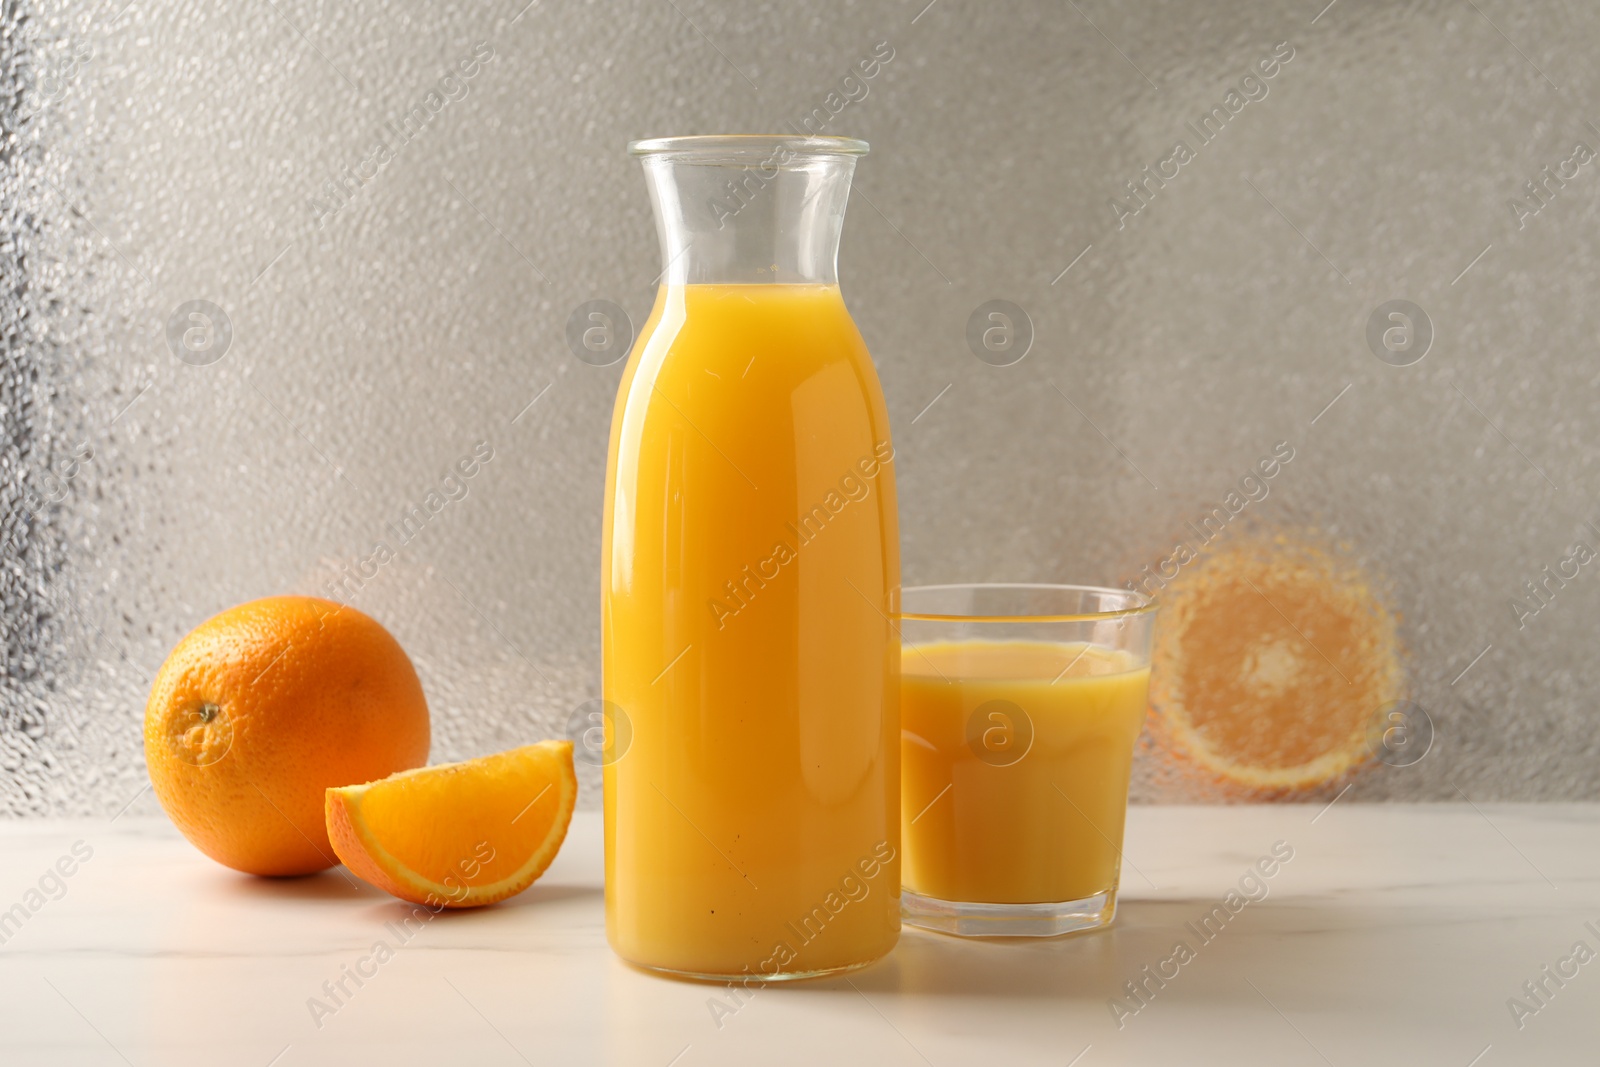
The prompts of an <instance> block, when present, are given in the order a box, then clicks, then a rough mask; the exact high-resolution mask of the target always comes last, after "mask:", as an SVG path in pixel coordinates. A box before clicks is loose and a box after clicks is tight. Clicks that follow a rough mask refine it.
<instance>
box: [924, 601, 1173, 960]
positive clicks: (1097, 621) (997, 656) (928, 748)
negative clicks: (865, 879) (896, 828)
mask: <svg viewBox="0 0 1600 1067" xmlns="http://www.w3.org/2000/svg"><path fill="white" fill-rule="evenodd" d="M901 607H902V611H901V615H900V618H899V622H900V626H901V634H902V638H903V642H904V644H903V648H902V650H901V659H902V664H901V671H902V674H901V678H902V682H901V721H902V732H901V737H902V774H903V777H902V805H901V816H902V820H903V827H902V837H903V840H904V843H905V857H904V861H903V864H904V865H903V868H902V879H903V885H904V892H903V897H902V909H903V914H904V917H905V921H906V922H909V923H912V924H913V925H917V926H923V927H927V928H929V929H934V930H940V931H943V932H946V933H955V934H964V935H973V936H1054V935H1056V934H1063V933H1070V932H1073V931H1076V930H1086V929H1094V928H1096V927H1100V926H1104V925H1106V924H1108V923H1109V922H1110V921H1111V919H1112V917H1113V915H1114V914H1115V912H1116V899H1117V885H1118V879H1119V874H1120V871H1121V860H1122V831H1123V821H1124V816H1125V815H1126V812H1127V804H1128V778H1129V773H1130V771H1131V768H1132V762H1133V746H1134V741H1135V740H1136V739H1137V737H1138V736H1139V731H1140V730H1141V729H1142V727H1143V725H1144V718H1145V709H1146V706H1147V692H1148V687H1149V681H1150V645H1151V637H1152V633H1153V627H1154V622H1155V605H1154V603H1153V602H1151V601H1150V600H1148V599H1147V598H1145V597H1143V596H1142V595H1140V594H1138V593H1133V592H1129V591H1127V590H1119V589H1101V588H1094V587H1087V586H1047V585H960V586H921V587H916V588H911V589H907V590H905V591H904V593H903V595H902V605H901Z"/></svg>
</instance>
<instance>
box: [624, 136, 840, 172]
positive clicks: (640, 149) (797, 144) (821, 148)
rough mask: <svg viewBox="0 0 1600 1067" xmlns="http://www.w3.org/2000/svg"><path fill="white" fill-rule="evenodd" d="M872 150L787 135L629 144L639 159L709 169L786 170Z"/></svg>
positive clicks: (665, 139) (663, 139)
mask: <svg viewBox="0 0 1600 1067" xmlns="http://www.w3.org/2000/svg"><path fill="white" fill-rule="evenodd" d="M869 150H870V146H869V145H868V144H867V142H865V141H861V140H857V139H856V138H854V137H813V136H796V135H794V134H784V133H770V134H769V133H737V134H694V135H690V136H687V137H648V138H645V139H644V140H640V141H629V142H628V153H629V154H630V155H633V156H638V157H640V158H655V159H661V158H664V159H670V160H672V161H674V162H683V163H699V164H704V165H708V166H718V165H721V166H751V165H756V166H764V167H768V168H775V167H783V166H785V165H787V164H789V163H792V162H794V161H795V160H796V159H802V158H803V159H817V158H822V157H854V156H864V155H866V154H867V152H868V151H869Z"/></svg>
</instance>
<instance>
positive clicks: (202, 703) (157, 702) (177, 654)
mask: <svg viewBox="0 0 1600 1067" xmlns="http://www.w3.org/2000/svg"><path fill="white" fill-rule="evenodd" d="M429 740H430V737H429V726H428V703H427V700H426V699H425V698H424V697H423V695H422V684H421V683H420V682H419V681H418V680H417V672H416V670H415V668H413V667H412V666H411V660H410V659H409V658H408V657H407V656H406V653H405V650H404V649H403V648H401V647H400V644H399V642H397V641H396V640H395V639H394V638H393V637H391V636H390V635H389V632H388V631H387V630H385V629H384V628H383V627H382V626H379V625H378V624H377V623H376V622H375V621H373V620H372V619H371V618H369V617H368V616H366V615H363V614H362V613H361V612H359V611H357V610H355V609H354V608H352V607H349V606H348V605H341V604H336V603H334V602H333V601H331V600H320V599H318V598H316V597H305V596H278V597H267V598H265V599H262V600H253V601H251V602H250V603H248V604H241V605H239V606H238V607H236V608H231V609H229V610H228V611H225V612H223V613H222V614H220V615H217V616H215V617H213V618H211V619H208V620H207V621H206V622H204V623H202V624H200V626H198V627H197V628H196V629H195V630H194V631H193V632H191V633H190V634H189V636H187V637H185V638H184V639H183V640H182V641H180V642H178V647H176V648H174V649H173V650H172V654H171V655H169V656H168V657H167V661H166V662H165V663H163V664H162V665H161V670H160V672H159V673H157V675H156V680H155V684H154V685H153V686H152V687H151V690H150V702H149V704H148V705H146V707H145V715H144V755H145V762H146V764H147V765H148V766H149V769H150V783H151V785H153V786H154V787H155V792H156V796H157V797H158V798H159V799H160V801H161V806H162V807H163V808H164V809H166V812H167V815H168V817H170V818H171V819H172V821H173V822H174V823H175V824H176V825H177V827H178V829H179V830H181V831H182V832H183V836H185V837H187V838H188V839H189V840H190V842H192V843H193V844H194V845H195V847H196V848H198V849H200V851H202V852H204V853H205V854H206V855H208V856H210V857H211V858H212V859H214V860H216V861H217V862H218V863H223V864H226V865H227V866H229V867H233V868H235V869H236V870H241V871H247V872H249V873H251V874H265V875H288V874H309V873H310V872H312V871H320V870H322V869H323V868H325V867H332V866H333V865H334V864H336V863H338V862H339V858H338V857H337V856H336V855H335V854H334V851H333V847H332V845H330V844H329V842H328V831H327V824H326V822H325V821H324V817H323V804H324V794H325V792H326V791H327V790H328V789H329V788H330V787H335V786H345V785H356V784H358V783H362V782H370V781H374V780H376V779H379V778H384V777H387V776H388V775H391V774H393V773H395V772H396V771H403V770H408V769H410V768H412V767H420V766H422V764H423V763H425V762H426V761H427V758H428V745H429Z"/></svg>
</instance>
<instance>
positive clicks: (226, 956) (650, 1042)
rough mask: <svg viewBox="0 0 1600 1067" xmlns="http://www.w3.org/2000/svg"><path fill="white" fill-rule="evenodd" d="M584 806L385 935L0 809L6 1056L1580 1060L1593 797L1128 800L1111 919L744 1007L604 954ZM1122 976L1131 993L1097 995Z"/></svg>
mask: <svg viewBox="0 0 1600 1067" xmlns="http://www.w3.org/2000/svg"><path fill="white" fill-rule="evenodd" d="M599 829H600V827H599V817H598V816H597V815H594V814H580V815H579V817H578V818H577V819H576V820H575V821H574V823H573V828H572V833H571V835H570V836H569V838H568V840H567V844H566V846H565V848H564V849H563V850H562V853H561V856H560V858H559V859H558V860H557V862H556V864H555V866H554V867H553V868H552V869H551V871H550V872H549V874H547V875H546V877H545V878H544V879H543V880H542V881H541V882H540V883H539V884H538V885H536V886H535V887H534V888H533V889H532V890H530V891H529V892H528V893H526V894H524V895H523V896H522V897H520V898H517V899H515V900H512V901H509V902H507V903H506V904H503V905H501V906H498V907H494V908H489V909H485V910H482V911H477V912H470V913H462V914H446V915H443V916H441V917H439V918H437V919H433V920H432V921H430V922H428V923H426V924H419V925H418V926H417V927H416V928H415V929H414V930H411V931H409V932H408V931H404V930H402V929H401V928H400V927H398V926H397V925H394V924H397V923H398V922H399V920H400V919H401V917H402V916H403V915H405V914H406V913H407V912H406V909H405V908H404V907H403V906H402V905H400V904H399V903H397V902H395V901H393V900H391V899H390V898H388V897H385V896H384V895H382V894H380V893H378V892H377V891H376V890H373V889H371V888H369V887H367V886H365V885H362V884H359V883H357V884H351V882H349V881H347V880H346V876H345V875H344V874H343V872H340V871H335V872H326V873H324V874H322V875H319V876H316V877H312V878H306V879H298V880H291V881H264V880H257V879H253V878H248V877H245V876H242V875H237V874H234V873H233V872H231V871H228V870H225V869H224V868H221V867H219V866H217V865H215V864H213V863H212V862H211V861H209V860H207V859H205V858H204V857H202V856H201V855H200V854H199V853H197V852H195V851H194V850H193V849H192V848H190V847H189V845H188V844H187V843H185V842H184V841H183V840H182V839H181V838H179V837H178V835H177V834H176V832H175V831H173V830H172V828H171V827H170V826H169V825H167V824H166V822H165V821H163V820H159V819H155V820H151V819H146V820H138V819H135V818H133V817H125V818H122V819H121V820H119V821H117V822H115V823H114V824H113V823H108V822H106V821H98V822H91V821H37V822H12V823H6V824H0V908H9V909H12V910H11V912H10V914H11V919H10V921H9V922H6V921H5V920H4V919H3V917H0V923H4V925H0V936H3V937H4V939H5V940H4V943H3V944H0V1064H5V1065H6V1067H14V1065H19V1064H50V1065H67V1064H119V1063H128V1064H134V1065H138V1067H145V1065H155V1064H207V1065H212V1064H228V1065H235V1064H243V1065H259V1067H267V1065H268V1064H273V1065H275V1067H300V1065H306V1064H338V1065H341V1067H349V1065H351V1064H383V1063H390V1064H412V1063H417V1064H423V1063H426V1064H475V1065H476V1064H518V1063H530V1064H541V1065H542V1064H586V1063H601V1064H630V1065H632V1064H638V1065H643V1067H668V1065H674V1067H696V1065H701V1064H834V1063H870V1064H907V1065H918V1064H936V1065H940V1067H943V1065H945V1064H968V1063H978V1064H985V1065H995V1067H999V1065H1009V1064H1051V1065H1055V1067H1065V1065H1068V1064H1074V1065H1077V1067H1103V1065H1110V1064H1146V1063H1148V1064H1228V1065H1230V1067H1239V1065H1249V1064H1272V1065H1290V1067H1292V1065H1296V1064H1307V1065H1326V1064H1337V1065H1340V1067H1346V1065H1348V1067H1358V1065H1360V1067H1369V1065H1374V1064H1406V1065H1435V1064H1436V1065H1439V1067H1468V1065H1477V1067H1499V1065H1502V1064H1539V1065H1559V1064H1594V1063H1597V1062H1600V1013H1597V1011H1596V1008H1597V1007H1600V959H1597V960H1596V961H1595V962H1593V963H1589V964H1587V965H1583V964H1580V963H1578V962H1577V960H1576V959H1575V958H1573V957H1572V955H1571V954H1572V952H1573V949H1574V945H1575V944H1576V943H1577V942H1580V941H1582V942H1585V943H1586V945H1587V946H1588V948H1589V949H1592V950H1594V951H1596V952H1600V932H1597V931H1600V807H1596V806H1590V805H1564V806H1552V805H1483V806H1482V807H1481V809H1475V808H1473V807H1470V806H1466V805H1459V806H1400V805H1393V806H1381V807H1380V806H1358V805H1354V804H1349V803H1341V804H1337V805H1335V806H1334V807H1332V808H1331V809H1327V810H1325V811H1324V810H1321V809H1319V808H1317V807H1300V806H1277V807H1253V808H1138V809H1135V810H1134V812H1133V814H1132V818H1131V821H1130V827H1129V833H1128V854H1127V855H1128V860H1129V862H1130V864H1131V866H1132V868H1133V869H1130V870H1128V871H1127V872H1125V877H1124V883H1125V892H1124V899H1123V905H1122V910H1121V914H1120V915H1119V917H1118V919H1117V923H1116V925H1115V927H1114V928H1113V929H1111V930H1109V931H1105V932H1101V933H1096V934H1089V935H1080V936H1077V937H1071V938H1066V939H1062V940H1056V941H1050V942H1032V943H1024V942H987V943H974V942H967V941H961V940H957V939H953V938H948V937H943V936H939V935H935V934H925V933H921V932H918V931H914V930H907V931H906V932H905V934H904V936H903V937H902V939H901V942H900V946H899V948H898V949H897V950H896V951H895V952H894V953H893V955H891V956H890V957H889V958H888V959H887V960H886V961H884V962H883V963H880V964H878V965H877V966H875V967H873V968H871V969H869V970H866V971H863V972H860V973H858V974H856V975H854V976H853V977H852V979H851V980H850V981H848V982H847V981H844V980H832V981H825V982H819V983H814V984H801V985H799V986H795V987H790V988H781V989H766V990H762V991H760V992H758V993H756V994H755V995H754V996H753V997H751V998H750V999H749V1000H748V1001H747V1002H744V1003H743V1004H742V1005H739V1006H738V1007H737V1010H730V1009H731V1006H732V1004H735V1003H737V1002H734V1001H731V1000H730V999H729V998H728V996H727V994H726V992H725V991H723V990H721V989H720V988H719V987H715V986H703V985H692V984H687V983H679V982H672V981H666V980H662V979H659V978H653V977H649V976H646V975H644V974H640V973H638V972H635V971H633V970H631V969H630V968H628V967H627V966H625V965H624V964H622V963H620V962H619V961H618V960H617V959H616V958H615V957H613V956H612V955H611V954H610V952H609V951H608V950H607V948H606V944H605V936H604V930H603V915H602V910H603V909H602V904H601V863H600V847H599ZM1278 841H1283V842H1286V843H1287V846H1288V847H1292V849H1293V850H1294V856H1293V859H1291V860H1289V861H1288V862H1287V863H1285V864H1283V865H1282V866H1281V867H1280V868H1278V869H1277V871H1276V873H1275V874H1274V875H1273V876H1272V877H1271V878H1270V879H1267V880H1265V882H1264V885H1265V887H1266V891H1267V895H1266V896H1265V898H1264V899H1261V900H1259V901H1255V902H1251V903H1248V904H1244V905H1242V906H1240V905H1239V904H1238V903H1237V901H1235V906H1236V907H1237V908H1238V911H1237V914H1228V913H1227V912H1226V911H1225V912H1224V913H1223V914H1225V915H1227V918H1226V921H1224V920H1223V919H1222V918H1221V917H1219V916H1217V915H1216V914H1215V913H1213V916H1214V917H1213V919H1212V921H1211V924H1210V926H1209V927H1208V928H1206V929H1204V930H1201V929H1200V927H1201V920H1202V918H1203V916H1205V915H1206V914H1207V913H1209V912H1211V909H1212V908H1213V906H1215V905H1217V904H1224V903H1225V900H1226V894H1227V893H1228V891H1229V890H1230V889H1234V888H1236V887H1237V886H1238V884H1239V881H1240V878H1241V877H1242V876H1244V875H1245V874H1246V872H1247V870H1248V869H1249V868H1250V867H1251V866H1252V865H1253V864H1254V863H1255V861H1256V860H1257V859H1258V857H1261V856H1264V855H1267V854H1268V853H1269V852H1270V851H1271V849H1272V846H1273V844H1274V843H1275V842H1278ZM75 842H82V844H79V845H78V854H79V857H81V856H82V855H83V853H84V852H86V851H88V850H92V854H91V855H90V856H89V857H88V859H86V860H82V859H77V858H73V851H72V850H73V845H74V843H75ZM1280 851H1281V849H1280ZM62 857H68V860H67V861H64V862H62V863H61V869H63V870H66V869H70V870H71V871H72V873H71V875H70V876H61V875H60V874H59V873H57V874H56V875H55V876H53V877H52V876H51V875H49V874H48V873H47V872H50V871H54V870H56V865H57V863H58V861H60V860H61V858H62ZM41 879H42V880H43V891H40V892H37V893H35V894H30V892H29V890H30V889H34V890H38V889H40V883H41ZM1246 888H1247V889H1250V890H1251V891H1252V892H1253V893H1254V894H1255V895H1256V896H1260V895H1261V889H1260V888H1258V887H1256V886H1255V885H1253V884H1247V886H1246ZM1241 899H1242V898H1241ZM15 904H20V905H21V906H22V910H23V912H26V913H27V914H26V916H25V921H24V918H23V917H21V916H19V913H18V912H17V911H16V910H15V909H14V908H13V905H15ZM1588 923H1593V926H1589V925H1586V924H1588ZM1197 931H1198V934H1197ZM407 938H408V939H407ZM1179 940H1182V941H1184V942H1186V944H1187V945H1188V946H1189V951H1190V953H1192V956H1191V957H1189V958H1180V957H1181V954H1180V956H1175V955H1174V952H1173V949H1174V945H1175V943H1176V942H1178V941H1179ZM379 942H383V943H385V944H386V945H388V946H392V958H387V959H384V960H383V961H382V962H379V960H378V957H379V956H380V955H387V954H389V953H383V954H380V953H377V952H375V950H374V946H375V945H376V944H377V943H379ZM1564 960H1565V961H1566V962H1563V961H1564ZM1164 961H1166V962H1164ZM1147 965H1148V966H1149V967H1150V968H1151V971H1150V972H1149V973H1150V974H1152V975H1155V977H1154V978H1146V972H1145V971H1144V968H1145V967H1146V966H1147ZM1547 965H1548V966H1549V967H1550V968H1552V969H1553V970H1552V971H1551V972H1546V971H1545V970H1544V968H1545V967H1546V966H1547ZM1556 968H1565V969H1566V970H1567V971H1568V972H1569V973H1571V972H1574V971H1575V972H1576V973H1575V974H1574V975H1573V976H1571V977H1566V978H1562V979H1560V981H1561V983H1563V984H1558V983H1557V980H1556V979H1555V978H1551V977H1549V974H1552V973H1555V971H1554V969H1556ZM351 969H359V970H361V971H365V972H367V973H368V974H369V975H370V977H365V978H362V979H361V983H362V984H360V985H359V986H358V985H356V983H355V980H354V979H351V978H349V977H345V976H346V975H347V974H348V973H349V970H351ZM1163 971H1164V972H1165V974H1166V975H1167V976H1168V977H1165V978H1162V977H1161V974H1162V972H1163ZM341 978H343V980H344V986H345V988H346V990H348V991H349V995H348V996H343V995H341V996H340V997H339V1000H340V1001H342V1003H340V1004H338V1005H337V1007H336V1008H334V1009H333V1010H331V1011H330V1010H328V1008H332V1007H333V1005H334V1004H335V1001H334V1000H333V998H331V997H330V996H329V995H328V993H327V992H326V990H325V989H324V983H325V982H328V983H338V982H339V981H340V979H341ZM1158 979H1159V982H1160V983H1164V984H1158ZM1129 980H1144V981H1145V984H1146V988H1147V989H1149V990H1150V991H1151V992H1150V993H1149V994H1147V999H1146V1002H1145V1003H1144V1004H1143V1005H1142V1006H1141V1005H1139V1003H1138V1002H1137V1001H1132V1000H1127V999H1121V1000H1120V1001H1119V998H1125V995H1126V989H1125V983H1126V982H1128V981H1129ZM1541 980H1542V981H1543V983H1544V986H1545V989H1546V990H1547V991H1548V992H1547V993H1545V994H1541V996H1540V1000H1538V1001H1536V1000H1534V999H1532V998H1531V997H1529V995H1528V993H1527V992H1526V991H1525V989H1524V985H1523V984H1524V983H1525V982H1530V981H1532V982H1539V981H1541ZM1513 997H1518V998H1521V999H1522V1000H1523V1001H1524V1002H1525V1003H1526V1004H1527V1006H1528V1010H1526V1011H1524V1012H1522V1013H1521V1018H1520V1019H1517V1018H1514V1017H1513V1013H1512V1011H1511V1009H1510V1008H1509V1007H1508V999H1509V998H1513ZM312 998H320V999H321V1000H322V1002H323V1004H324V1005H325V1008H324V1010H321V1011H314V1010H313V1006H312V1005H311V1003H310V1002H311V1000H312ZM719 1002H720V1003H723V1004H724V1007H723V1008H722V1010H720V1011H719V1010H715V1009H714V1007H713V1006H714V1005H715V1004H716V1003H719ZM1118 1002H1120V1003H1121V1004H1122V1005H1123V1008H1122V1010H1121V1011H1120V1012H1119V1011H1117V1010H1115V1009H1113V1007H1112V1006H1111V1005H1112V1004H1114V1003H1118ZM1135 1007H1138V1009H1139V1010H1138V1011H1137V1012H1136V1013H1135V1012H1133V1008H1135ZM1533 1009H1537V1010H1533ZM1119 1016H1120V1018H1119ZM1119 1022H1120V1024H1121V1025H1120V1026H1119ZM1519 1022H1520V1024H1521V1025H1520V1027H1519ZM719 1024H720V1025H719Z"/></svg>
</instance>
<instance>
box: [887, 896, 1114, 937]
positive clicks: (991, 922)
mask: <svg viewBox="0 0 1600 1067" xmlns="http://www.w3.org/2000/svg"><path fill="white" fill-rule="evenodd" d="M1116 914H1117V894H1116V891H1115V890H1107V891H1106V892H1103V893H1096V894H1095V895H1094V896H1092V897H1084V898H1083V899H1082V900H1063V901H1060V902H1052V903H1046V904H974V903H968V902H965V901H959V900H939V899H938V898H936V897H925V896H923V895H922V894H920V893H913V892H912V891H911V890H909V889H901V891H900V919H901V921H902V922H904V923H905V924H906V925H908V926H920V927H921V928H922V929H924V930H937V931H938V932H939V933H941V934H954V935H956V936H957V937H1060V936H1061V935H1062V934H1076V933H1081V932H1083V931H1085V930H1099V929H1102V928H1103V927H1107V926H1110V925H1111V920H1112V919H1113V918H1115V917H1116Z"/></svg>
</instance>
